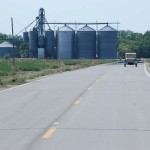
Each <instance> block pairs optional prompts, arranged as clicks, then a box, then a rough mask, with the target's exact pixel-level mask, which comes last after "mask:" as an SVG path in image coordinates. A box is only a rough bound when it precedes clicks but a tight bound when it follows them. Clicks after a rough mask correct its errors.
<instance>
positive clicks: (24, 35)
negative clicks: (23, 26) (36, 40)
mask: <svg viewBox="0 0 150 150" xmlns="http://www.w3.org/2000/svg"><path fill="white" fill-rule="evenodd" d="M23 41H24V43H28V42H29V36H28V32H23Z"/></svg>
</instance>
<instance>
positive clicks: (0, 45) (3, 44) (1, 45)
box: [0, 41, 16, 47]
mask: <svg viewBox="0 0 150 150" xmlns="http://www.w3.org/2000/svg"><path fill="white" fill-rule="evenodd" d="M0 47H13V45H12V44H11V43H9V42H7V41H5V42H3V43H1V44H0ZM14 47H16V46H14Z"/></svg>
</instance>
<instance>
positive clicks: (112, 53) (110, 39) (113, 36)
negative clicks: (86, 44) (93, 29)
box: [98, 25, 118, 59]
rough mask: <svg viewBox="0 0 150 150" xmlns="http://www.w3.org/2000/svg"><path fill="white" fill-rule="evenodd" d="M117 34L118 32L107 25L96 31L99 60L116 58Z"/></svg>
mask: <svg viewBox="0 0 150 150" xmlns="http://www.w3.org/2000/svg"><path fill="white" fill-rule="evenodd" d="M117 34H118V31H117V30H115V29H114V28H112V27H110V26H108V25H107V26H105V27H104V28H102V29H101V30H99V31H98V45H99V50H98V54H99V58H102V59H115V58H117Z"/></svg>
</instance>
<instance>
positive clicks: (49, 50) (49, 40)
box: [45, 30, 54, 58]
mask: <svg viewBox="0 0 150 150" xmlns="http://www.w3.org/2000/svg"><path fill="white" fill-rule="evenodd" d="M45 57H46V58H52V57H54V31H53V30H47V31H45Z"/></svg>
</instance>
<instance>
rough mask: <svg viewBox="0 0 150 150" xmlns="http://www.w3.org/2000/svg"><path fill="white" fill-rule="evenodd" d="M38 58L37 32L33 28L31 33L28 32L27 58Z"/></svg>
mask: <svg viewBox="0 0 150 150" xmlns="http://www.w3.org/2000/svg"><path fill="white" fill-rule="evenodd" d="M37 56H38V31H37V29H36V28H33V31H30V32H29V57H31V58H32V57H36V58H37Z"/></svg>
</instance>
